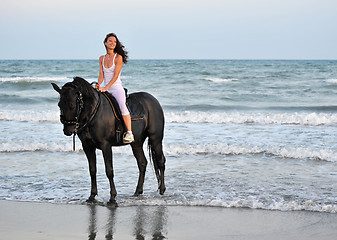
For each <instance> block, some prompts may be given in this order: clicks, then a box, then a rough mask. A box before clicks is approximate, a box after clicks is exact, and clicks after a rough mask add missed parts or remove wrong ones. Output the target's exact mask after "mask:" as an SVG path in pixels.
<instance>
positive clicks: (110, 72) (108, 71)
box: [102, 53, 122, 87]
mask: <svg viewBox="0 0 337 240" xmlns="http://www.w3.org/2000/svg"><path fill="white" fill-rule="evenodd" d="M116 55H117V53H116V54H115V56H114V58H113V60H112V66H111V67H110V68H106V67H104V58H105V56H104V57H103V61H102V67H103V73H104V74H103V75H104V79H103V84H102V85H103V86H102V87H105V86H106V85H108V84H109V82H110V81H111V79H112V78H113V76H114V75H115V68H116V65H115V58H116ZM114 85H122V81H121V79H120V74H119V75H118V78H117V80H116V81H115V82H114V84H112V86H111V87H113V86H114Z"/></svg>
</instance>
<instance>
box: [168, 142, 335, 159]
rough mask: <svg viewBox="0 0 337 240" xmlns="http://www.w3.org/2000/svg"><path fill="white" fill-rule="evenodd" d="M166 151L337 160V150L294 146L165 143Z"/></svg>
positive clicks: (190, 153) (177, 153)
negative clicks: (263, 154)
mask: <svg viewBox="0 0 337 240" xmlns="http://www.w3.org/2000/svg"><path fill="white" fill-rule="evenodd" d="M164 151H165V153H166V154H168V155H181V154H186V155H193V154H205V155H206V154H221V155H246V154H262V153H265V154H271V155H274V156H278V157H282V158H293V159H312V160H321V161H328V162H337V152H336V151H333V150H331V149H319V150H316V149H310V148H293V147H271V146H266V147H258V146H237V145H228V144H205V145H202V144H200V145H185V144H179V145H171V144H170V145H165V146H164Z"/></svg>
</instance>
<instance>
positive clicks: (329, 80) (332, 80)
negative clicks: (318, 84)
mask: <svg viewBox="0 0 337 240" xmlns="http://www.w3.org/2000/svg"><path fill="white" fill-rule="evenodd" d="M326 82H328V83H337V79H333V78H332V79H328V80H326Z"/></svg>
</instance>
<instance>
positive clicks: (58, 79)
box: [0, 77, 70, 83]
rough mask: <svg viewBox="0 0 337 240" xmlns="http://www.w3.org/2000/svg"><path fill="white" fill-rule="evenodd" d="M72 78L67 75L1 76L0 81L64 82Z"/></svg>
mask: <svg viewBox="0 0 337 240" xmlns="http://www.w3.org/2000/svg"><path fill="white" fill-rule="evenodd" d="M67 80H70V78H67V77H9V78H0V82H14V83H18V82H30V83H31V82H51V81H53V82H63V81H67Z"/></svg>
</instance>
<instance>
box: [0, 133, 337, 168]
mask: <svg viewBox="0 0 337 240" xmlns="http://www.w3.org/2000/svg"><path fill="white" fill-rule="evenodd" d="M68 139H69V141H68V142H58V143H53V142H49V143H46V142H21V143H20V144H14V145H13V144H12V143H1V144H0V152H3V153H5V152H35V151H50V152H72V151H73V145H72V140H71V138H68ZM75 149H76V152H80V151H82V150H83V149H82V145H81V143H80V141H79V140H78V139H77V140H76V147H75ZM163 149H164V152H165V155H167V156H177V155H211V154H218V155H250V154H266V155H272V156H276V157H280V158H291V159H311V160H316V161H327V162H337V152H336V151H334V150H331V149H311V148H302V147H298V148H296V147H274V146H266V147H259V146H239V145H229V144H199V145H188V144H165V145H164V147H163ZM114 153H115V154H128V155H132V152H131V150H130V148H129V147H120V148H114Z"/></svg>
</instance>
